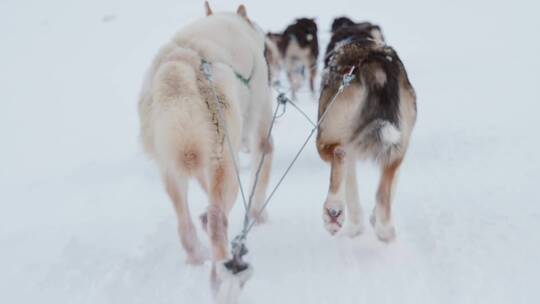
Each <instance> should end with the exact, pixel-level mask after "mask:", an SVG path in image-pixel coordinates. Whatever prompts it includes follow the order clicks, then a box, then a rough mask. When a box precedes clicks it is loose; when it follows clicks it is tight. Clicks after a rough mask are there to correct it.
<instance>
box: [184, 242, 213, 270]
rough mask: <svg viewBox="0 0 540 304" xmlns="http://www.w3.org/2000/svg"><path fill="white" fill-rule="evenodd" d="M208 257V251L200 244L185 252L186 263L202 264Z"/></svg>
mask: <svg viewBox="0 0 540 304" xmlns="http://www.w3.org/2000/svg"><path fill="white" fill-rule="evenodd" d="M209 259H210V252H209V250H208V249H207V248H205V247H204V246H202V245H197V246H196V248H194V249H193V250H190V251H189V252H187V257H186V264H188V265H194V266H195V265H202V264H204V262H205V261H207V260H209Z"/></svg>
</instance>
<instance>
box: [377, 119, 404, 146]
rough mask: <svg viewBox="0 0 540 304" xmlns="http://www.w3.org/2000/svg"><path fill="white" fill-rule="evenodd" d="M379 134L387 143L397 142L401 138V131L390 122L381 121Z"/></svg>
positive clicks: (393, 143)
mask: <svg viewBox="0 0 540 304" xmlns="http://www.w3.org/2000/svg"><path fill="white" fill-rule="evenodd" d="M380 134H381V138H382V140H383V141H384V142H385V143H387V144H389V145H395V144H398V143H399V142H400V140H401V132H400V131H399V130H398V128H396V126H395V125H394V124H393V123H391V122H387V121H385V122H384V123H383V126H382V128H381V130H380Z"/></svg>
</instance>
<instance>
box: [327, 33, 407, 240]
mask: <svg viewBox="0 0 540 304" xmlns="http://www.w3.org/2000/svg"><path fill="white" fill-rule="evenodd" d="M366 28H368V30H366ZM371 29H373V28H372V26H371V25H370V26H369V27H357V26H356V25H353V26H347V25H345V26H342V27H340V28H338V29H337V30H336V32H335V33H334V34H333V37H332V39H331V42H330V45H329V47H328V49H327V53H328V54H327V56H328V57H327V58H326V61H325V63H326V64H325V72H324V74H323V82H322V85H321V86H322V88H323V89H322V92H321V97H320V100H319V117H320V116H321V115H322V114H323V113H325V111H328V114H327V118H326V120H325V121H323V123H322V124H321V126H320V128H319V132H318V134H317V148H318V151H319V154H320V156H321V158H322V159H323V160H325V161H328V162H330V163H331V166H332V174H331V179H330V191H329V194H328V198H327V201H326V203H325V211H324V218H325V225H326V227H327V229H328V230H329V231H330V232H332V233H335V232H337V231H338V230H340V228H341V225H342V224H343V221H344V219H345V212H343V211H344V210H343V209H344V202H345V201H347V206H348V210H349V212H348V213H349V214H348V216H349V219H350V220H351V224H352V226H353V227H355V232H359V231H361V227H362V226H363V222H362V212H361V208H360V206H359V202H358V199H357V195H356V196H354V195H353V196H351V197H348V198H347V199H346V198H345V193H351V191H352V193H355V192H357V190H356V177H355V173H354V170H355V169H354V168H355V161H356V159H358V158H371V159H374V160H376V161H377V162H378V163H379V164H380V166H381V170H382V176H381V182H380V184H379V190H378V192H377V206H376V208H375V211H374V213H373V217H372V223H373V224H374V225H375V230H376V233H377V236H378V237H379V238H380V239H381V240H385V241H386V240H390V239H392V238H393V237H394V228H393V225H392V222H391V212H390V202H391V193H392V189H393V185H394V184H395V175H396V173H397V170H398V168H399V166H400V164H401V163H402V160H403V157H404V155H405V152H406V150H407V147H408V143H409V138H410V135H411V132H412V129H413V126H414V123H415V121H416V96H415V92H414V89H413V88H412V86H411V84H410V82H409V79H408V76H407V73H406V71H405V68H404V66H403V63H402V62H401V60H400V58H399V57H398V55H397V53H396V52H395V51H394V49H392V48H391V47H389V46H386V44H384V43H383V42H382V41H380V40H379V39H376V37H374V36H373V32H372V31H371ZM351 69H353V71H354V75H355V78H354V80H353V81H352V82H351V84H350V85H349V86H348V87H347V88H345V89H344V90H343V92H342V93H341V94H339V95H338V96H337V97H336V100H335V102H334V103H333V104H332V106H331V108H328V107H330V102H331V101H332V99H333V98H334V96H336V93H337V92H338V89H339V87H340V85H341V81H342V79H343V75H344V74H346V72H347V71H350V70H351ZM345 177H347V183H346V185H345V183H344V182H343V181H344V178H345ZM346 188H352V189H346ZM347 195H349V194H347Z"/></svg>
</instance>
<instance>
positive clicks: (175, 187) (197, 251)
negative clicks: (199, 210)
mask: <svg viewBox="0 0 540 304" xmlns="http://www.w3.org/2000/svg"><path fill="white" fill-rule="evenodd" d="M163 179H164V183H165V189H166V191H167V194H168V195H169V197H170V198H171V200H172V202H173V207H174V210H175V212H176V217H177V220H178V234H179V236H180V242H181V243H182V246H183V247H184V249H185V250H186V252H187V263H189V264H202V263H203V262H204V260H205V258H206V257H205V254H204V251H203V249H202V246H201V244H200V241H199V238H198V236H197V231H196V230H195V226H194V225H193V221H192V220H191V214H190V212H189V206H188V202H187V192H188V180H187V177H186V176H176V175H174V174H171V173H170V172H167V173H165V174H164V177H163Z"/></svg>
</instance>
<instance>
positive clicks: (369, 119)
mask: <svg viewBox="0 0 540 304" xmlns="http://www.w3.org/2000/svg"><path fill="white" fill-rule="evenodd" d="M358 69H359V70H358V73H357V75H358V77H359V78H360V82H361V83H362V85H363V86H364V88H365V90H366V97H365V100H364V104H363V106H362V109H361V111H360V113H359V115H360V117H359V119H358V122H359V124H358V125H357V126H356V128H355V132H354V133H353V134H354V135H353V136H354V138H353V140H354V141H356V142H357V143H358V144H361V145H363V146H365V147H366V148H369V149H370V150H372V152H374V153H376V154H380V153H386V152H387V150H388V148H391V147H394V146H397V145H398V144H399V142H400V140H401V132H400V121H399V107H400V100H399V81H400V72H401V69H400V60H399V58H398V57H397V55H396V54H395V52H393V50H391V49H389V48H385V49H383V50H377V51H371V52H369V53H368V54H367V55H366V57H365V59H364V60H363V61H362V63H361V64H360V66H359V67H358ZM373 149H374V150H373Z"/></svg>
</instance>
